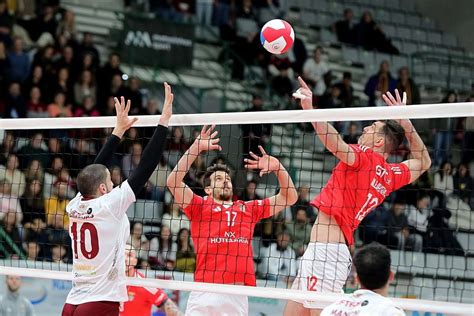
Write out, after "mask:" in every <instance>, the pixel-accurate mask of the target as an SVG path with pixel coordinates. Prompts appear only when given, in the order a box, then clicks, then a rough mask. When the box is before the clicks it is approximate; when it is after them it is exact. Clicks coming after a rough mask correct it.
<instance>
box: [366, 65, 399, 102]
mask: <svg viewBox="0 0 474 316" xmlns="http://www.w3.org/2000/svg"><path fill="white" fill-rule="evenodd" d="M396 85H397V83H396V81H395V79H394V78H393V77H392V75H391V74H390V64H389V63H388V61H386V60H384V61H382V62H381V63H380V69H379V72H378V73H376V74H375V75H373V76H372V77H370V78H369V80H368V81H367V83H366V84H365V89H364V93H365V94H366V95H367V96H368V97H369V104H368V105H369V106H385V102H384V101H383V100H382V94H383V93H385V92H387V91H391V92H393V90H394V89H395V87H396Z"/></svg>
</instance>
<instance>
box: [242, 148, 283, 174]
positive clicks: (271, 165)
mask: <svg viewBox="0 0 474 316" xmlns="http://www.w3.org/2000/svg"><path fill="white" fill-rule="evenodd" d="M258 149H260V153H261V154H262V156H261V157H260V156H257V155H256V154H254V153H253V152H249V155H250V157H252V158H248V159H244V162H245V168H247V169H251V170H255V169H259V170H260V176H263V175H264V174H267V173H270V172H275V171H278V170H279V169H280V162H279V161H278V159H276V158H275V157H273V156H270V155H269V154H267V153H266V152H265V150H264V149H263V147H262V146H258Z"/></svg>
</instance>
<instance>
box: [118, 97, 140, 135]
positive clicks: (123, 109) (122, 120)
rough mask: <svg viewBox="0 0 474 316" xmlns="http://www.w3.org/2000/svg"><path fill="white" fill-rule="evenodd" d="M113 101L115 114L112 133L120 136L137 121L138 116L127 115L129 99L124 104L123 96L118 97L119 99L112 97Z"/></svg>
mask: <svg viewBox="0 0 474 316" xmlns="http://www.w3.org/2000/svg"><path fill="white" fill-rule="evenodd" d="M114 101H115V112H116V113H117V115H116V121H115V129H114V131H113V134H114V135H116V136H118V137H120V138H121V137H122V136H123V134H125V132H126V131H127V130H128V129H129V128H130V127H132V126H133V124H135V123H136V122H137V121H138V118H136V117H134V118H130V117H129V116H128V112H130V107H131V103H130V100H128V101H127V104H125V98H124V97H120V101H119V99H118V98H114Z"/></svg>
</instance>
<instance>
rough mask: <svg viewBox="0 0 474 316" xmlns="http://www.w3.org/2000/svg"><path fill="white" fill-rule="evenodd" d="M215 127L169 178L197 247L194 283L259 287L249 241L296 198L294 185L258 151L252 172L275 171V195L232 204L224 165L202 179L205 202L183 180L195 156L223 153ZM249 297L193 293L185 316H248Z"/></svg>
mask: <svg viewBox="0 0 474 316" xmlns="http://www.w3.org/2000/svg"><path fill="white" fill-rule="evenodd" d="M213 130H214V126H212V127H210V128H207V126H204V127H203V129H202V131H201V133H200V135H199V136H198V137H197V139H196V140H195V141H194V143H193V144H192V145H191V147H190V148H189V149H188V151H187V152H186V153H185V154H184V155H183V157H181V159H180V160H179V162H178V164H177V165H176V167H175V168H174V169H173V171H172V172H171V173H170V175H169V176H168V179H167V186H168V188H169V190H170V191H171V193H172V194H173V196H174V199H175V202H176V203H178V204H179V205H180V206H181V208H182V209H183V210H184V212H185V214H186V215H187V217H188V218H189V220H190V221H191V236H192V238H193V241H194V245H195V246H196V271H195V273H194V280H195V281H196V282H208V283H221V284H238V285H249V286H255V285H256V279H255V270H254V264H253V255H252V247H251V240H252V236H253V232H254V228H255V225H256V224H257V223H258V222H259V221H260V220H261V219H263V218H267V217H270V216H273V215H274V214H276V213H278V212H280V211H282V210H283V209H285V208H286V207H287V206H290V205H292V204H294V203H295V202H296V200H297V198H298V195H297V192H296V189H295V186H294V184H293V181H292V180H291V178H290V175H289V174H288V172H287V171H286V170H285V168H284V167H283V165H282V164H281V163H280V162H279V161H278V159H276V158H275V157H272V156H270V155H268V154H267V153H266V152H265V151H264V150H263V148H262V147H259V149H260V151H261V154H262V156H257V155H256V154H254V153H252V152H250V158H249V159H245V160H244V161H245V166H246V168H248V169H260V175H263V174H266V173H272V172H273V173H275V174H276V176H277V178H278V183H279V185H280V191H279V193H278V194H277V195H275V196H272V197H270V198H266V199H264V200H253V201H247V202H243V201H235V202H234V201H232V196H233V192H232V179H231V175H230V171H229V169H228V168H227V167H226V166H225V165H213V166H211V167H209V168H208V169H207V171H206V174H205V175H204V187H205V188H204V190H205V192H206V194H207V196H206V197H204V198H202V197H200V196H197V195H196V194H194V193H193V191H192V190H191V189H190V188H189V187H188V186H187V185H186V184H185V183H184V182H183V179H184V177H185V175H186V173H187V172H188V170H189V168H190V167H191V165H192V164H193V162H194V161H195V160H196V158H197V156H199V155H200V154H201V153H203V152H206V151H209V150H221V147H220V146H219V138H217V131H216V132H214V131H213ZM247 314H248V299H247V297H246V296H243V295H242V296H241V295H224V294H214V293H201V292H192V293H191V294H190V296H189V299H188V305H187V309H186V315H193V316H194V315H247Z"/></svg>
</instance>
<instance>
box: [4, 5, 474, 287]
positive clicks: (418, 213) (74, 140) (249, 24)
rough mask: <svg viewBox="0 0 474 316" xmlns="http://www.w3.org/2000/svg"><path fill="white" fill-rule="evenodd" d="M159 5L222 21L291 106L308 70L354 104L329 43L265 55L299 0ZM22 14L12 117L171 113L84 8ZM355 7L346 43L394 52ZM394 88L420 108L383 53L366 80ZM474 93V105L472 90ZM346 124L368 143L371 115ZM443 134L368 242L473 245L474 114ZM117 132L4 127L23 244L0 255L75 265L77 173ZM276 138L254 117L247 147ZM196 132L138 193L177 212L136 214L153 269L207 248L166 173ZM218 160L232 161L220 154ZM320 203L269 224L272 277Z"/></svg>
mask: <svg viewBox="0 0 474 316" xmlns="http://www.w3.org/2000/svg"><path fill="white" fill-rule="evenodd" d="M39 3H41V5H39ZM129 4H130V5H131V6H133V3H129ZM148 9H149V10H150V12H154V13H156V15H157V17H158V18H166V19H170V20H173V21H179V22H185V21H196V22H197V23H200V24H207V25H210V24H215V25H218V26H220V27H221V33H222V37H223V39H224V40H226V41H229V42H231V43H233V44H232V45H233V47H234V49H235V50H236V52H237V54H238V55H239V57H238V58H237V57H236V58H235V59H234V67H233V77H234V78H236V79H243V78H244V75H245V72H244V69H245V68H246V67H244V65H246V66H250V65H258V67H260V68H261V69H263V73H264V74H265V77H266V78H267V79H268V83H269V84H270V85H271V86H272V88H273V90H274V91H275V93H276V94H277V95H279V96H280V97H282V98H284V99H286V100H288V102H290V100H291V94H292V92H293V91H294V88H295V77H296V76H297V75H301V76H303V77H304V78H305V80H306V81H307V82H308V83H309V84H310V85H311V86H312V88H313V91H314V96H315V98H314V107H315V108H339V107H352V106H355V105H356V104H355V100H356V98H355V96H354V88H353V86H352V74H351V73H350V72H345V73H344V74H343V76H342V78H341V80H340V81H337V82H334V83H333V79H334V76H333V75H332V73H331V69H330V67H329V64H328V63H327V61H326V60H325V55H324V49H323V48H322V47H317V48H316V49H315V50H314V52H312V53H311V56H308V53H307V50H306V47H305V44H304V43H303V42H302V41H301V40H300V39H298V38H296V41H295V45H294V47H293V48H292V50H291V51H290V53H288V54H286V55H281V56H270V55H269V54H267V53H265V52H264V51H263V50H262V48H261V46H260V44H259V38H258V30H259V25H261V24H262V23H263V21H266V20H267V17H268V16H269V14H271V15H272V16H274V17H275V16H276V17H283V16H285V13H286V12H287V10H288V7H287V1H282V0H280V1H276V0H265V1H264V0H261V1H251V0H243V1H237V4H235V3H234V1H230V0H227V1H226V0H219V1H218V2H217V3H216V4H213V1H206V0H197V1H195V3H194V1H149V5H148ZM15 10H16V9H12V8H7V6H6V1H5V0H0V87H1V89H0V113H2V118H24V117H90V116H100V115H114V114H115V113H114V101H113V98H114V97H120V96H124V97H125V98H126V99H130V100H131V101H132V102H131V104H132V110H131V114H159V113H160V112H159V107H158V104H157V102H156V100H153V99H150V100H146V99H145V98H144V96H143V95H142V93H141V84H140V80H139V79H138V78H130V79H129V80H127V81H124V80H123V79H122V75H123V72H122V70H121V67H120V56H119V55H118V54H116V53H112V54H110V56H109V58H108V60H107V61H105V62H104V63H102V62H101V60H100V54H99V51H98V49H97V48H96V47H95V46H94V39H93V37H92V35H91V34H89V33H84V34H79V33H78V32H77V31H76V26H75V22H74V13H73V12H71V11H67V10H64V9H62V8H61V7H60V6H59V5H58V3H57V2H55V1H49V2H48V1H42V2H38V3H37V6H36V8H28V10H25V11H19V10H17V11H15ZM351 16H352V14H351V12H350V10H346V11H345V20H344V21H340V22H337V23H336V24H335V26H334V28H335V32H336V33H337V35H338V38H339V39H340V40H341V41H342V42H347V43H350V44H353V45H360V46H362V47H364V48H366V49H378V50H380V51H383V50H382V48H377V47H374V45H375V44H377V45H378V44H380V43H381V41H376V43H373V42H368V41H367V37H370V38H372V36H373V34H376V33H378V36H379V37H380V38H382V37H383V32H382V31H381V29H380V28H378V27H377V25H376V24H375V23H374V22H373V20H372V17H371V15H370V14H364V16H363V18H362V20H361V22H360V23H359V24H357V25H354V24H353V23H352V20H351V19H352V17H351ZM387 45H388V44H387ZM387 47H388V46H387ZM387 47H385V48H384V49H387ZM390 49H392V48H390ZM393 52H394V53H395V51H393ZM247 68H248V67H247ZM394 88H398V89H400V90H402V91H406V92H407V95H408V104H417V103H420V102H421V100H420V92H419V89H418V87H417V85H416V83H415V82H414V80H413V79H412V78H411V77H410V72H409V69H408V68H407V67H404V68H401V69H399V70H398V77H397V78H395V77H394V76H393V75H392V72H391V71H390V64H389V62H388V61H384V62H382V63H381V65H380V70H379V71H378V72H377V73H376V74H374V75H373V76H371V77H370V78H369V80H368V81H367V83H366V85H365V91H364V92H365V93H366V94H367V96H368V99H369V103H368V105H369V106H382V105H384V104H383V101H382V100H381V95H382V93H383V92H385V91H387V90H393V89H394ZM470 100H471V101H473V97H472V96H471V98H470ZM443 101H444V102H457V101H458V96H457V94H456V93H455V92H449V93H448V94H447V96H446V99H445V100H443ZM262 107H263V100H262V97H261V96H260V95H258V94H255V95H254V96H253V99H252V105H251V107H249V109H248V110H247V111H262V110H263V108H262ZM443 124H444V125H443ZM336 127H337V128H338V129H339V130H340V131H341V132H342V133H343V134H344V139H345V140H346V141H347V142H348V143H355V142H357V137H358V135H359V134H360V132H361V124H360V123H359V122H347V123H346V124H339V125H336ZM302 128H303V129H305V127H304V126H302ZM432 132H433V136H434V137H433V138H434V142H433V149H434V150H433V154H434V159H433V160H434V161H435V166H436V168H435V170H434V172H431V173H429V174H425V176H424V177H422V178H420V179H419V180H418V181H417V182H416V183H415V184H413V185H410V186H409V187H407V188H405V189H404V190H402V191H401V192H398V193H397V194H396V195H395V196H393V197H391V198H390V199H389V200H388V202H387V203H386V204H384V205H382V206H381V207H379V208H377V209H376V210H375V211H374V212H373V213H371V214H369V216H367V218H366V219H365V220H364V222H363V224H362V226H361V229H360V231H359V234H360V240H361V242H363V243H369V242H371V241H373V240H377V241H379V242H381V243H383V244H386V245H387V246H389V247H391V248H393V249H406V250H412V251H425V252H436V253H446V254H455V255H462V254H463V253H464V250H463V249H462V248H461V247H460V245H459V243H458V242H457V241H456V238H455V236H454V232H453V226H452V225H451V224H450V220H452V218H453V217H455V216H456V215H455V214H451V212H450V211H449V210H450V209H453V207H450V206H452V205H453V204H455V205H457V206H456V207H454V208H457V207H459V205H461V206H462V207H465V208H468V209H469V210H470V209H471V208H472V207H473V206H474V205H473V202H474V198H473V185H474V184H473V178H472V177H471V176H470V174H469V165H470V163H471V162H472V160H473V157H474V154H473V152H472V148H474V146H473V140H474V121H473V120H472V118H467V119H460V120H457V119H456V120H455V119H448V120H440V121H439V122H434V125H433V131H432ZM108 133H110V131H109V130H103V129H92V130H88V131H82V130H80V131H66V130H53V131H50V132H33V133H27V132H19V131H17V132H5V133H4V135H3V141H2V144H1V148H0V207H1V209H0V222H1V229H3V230H4V231H5V232H7V234H8V236H9V237H10V239H11V241H12V242H11V243H10V242H6V241H4V240H2V242H1V245H2V246H3V248H5V251H4V252H1V251H0V257H5V256H11V257H12V258H20V257H22V256H24V257H26V258H28V259H30V260H46V261H51V262H71V258H72V252H71V249H70V244H71V242H70V240H69V234H68V232H67V229H68V220H67V216H66V214H65V206H66V205H67V203H68V202H69V200H71V199H72V198H73V197H74V196H75V194H76V186H75V181H74V179H75V177H76V176H77V173H78V171H79V170H80V169H81V168H83V167H85V166H86V165H88V164H90V163H92V161H93V159H94V156H95V155H96V154H97V153H98V151H99V150H100V147H101V145H102V144H103V142H104V140H105V136H106V135H107V134H108ZM270 135H271V126H269V125H245V126H242V148H243V152H244V153H245V154H246V153H248V152H249V151H253V152H259V150H258V145H266V144H267V143H268V139H269V137H270ZM150 136H151V131H150V130H149V129H147V128H143V129H135V128H132V129H130V130H129V131H128V133H127V135H126V137H125V139H124V140H123V142H122V144H121V146H120V149H119V151H118V153H117V155H115V157H114V161H113V162H111V163H110V165H109V166H108V167H109V168H110V170H111V177H112V181H113V183H114V185H115V186H117V185H119V184H120V183H121V182H122V181H123V180H124V179H126V178H127V176H128V175H129V174H130V172H131V171H133V170H134V168H135V167H136V166H137V164H138V161H139V160H140V158H141V154H142V150H143V147H144V146H145V143H146V140H147V138H149V137H150ZM194 137H195V133H194V132H192V133H191V135H188V137H187V136H185V132H184V130H183V129H182V128H180V127H174V128H173V129H172V131H171V136H170V139H169V142H168V144H167V149H166V151H167V153H166V154H165V155H164V159H163V160H162V162H161V163H160V165H159V168H158V170H156V172H155V173H154V174H153V175H152V177H151V178H150V180H149V182H148V183H147V185H146V187H145V188H144V189H143V191H142V192H141V193H140V195H139V198H141V199H151V200H155V201H158V202H161V203H163V204H164V209H165V213H164V215H163V216H162V218H161V219H160V223H161V225H160V229H159V231H158V233H156V231H155V230H153V229H151V230H149V229H148V228H147V227H146V226H147V225H144V223H142V222H132V223H131V243H132V245H134V246H135V247H136V248H137V249H140V250H139V253H138V257H139V259H140V262H139V265H140V266H141V267H143V268H147V267H149V268H152V269H161V270H177V271H184V272H192V271H194V268H195V253H194V248H193V243H192V240H191V238H190V230H189V229H190V228H189V221H188V220H187V219H186V216H185V215H184V214H183V213H182V212H181V210H180V209H179V207H178V206H177V205H176V204H174V203H173V201H172V200H171V198H170V195H169V194H168V193H167V190H166V188H165V183H166V176H167V174H168V172H169V171H170V170H171V168H173V167H174V165H175V164H176V162H177V160H178V158H179V155H181V154H182V153H183V152H184V151H185V150H186V149H187V148H188V146H189V139H193V138H194ZM453 142H457V143H458V145H459V146H460V147H461V148H462V157H461V161H460V163H459V164H457V165H456V166H455V167H454V166H453V165H452V163H451V162H450V160H451V159H452V158H453V157H451V156H450V152H451V148H452V143H453ZM404 154H405V155H406V153H404ZM401 155H403V153H402V154H401ZM204 161H205V160H204V159H203V157H199V158H198V159H197V160H196V162H195V163H194V165H193V167H192V170H191V171H190V172H189V173H188V175H187V178H186V182H187V183H188V184H189V186H190V187H192V188H193V190H194V192H196V193H197V194H200V195H204V194H205V193H204V190H203V187H202V186H203V174H204V171H205V169H206V165H205V163H204ZM215 162H224V163H225V162H226V160H225V157H218V158H216V160H215ZM239 168H240V167H236V168H234V169H239ZM438 169H439V170H438ZM258 185H259V183H258V177H256V176H255V175H254V174H249V176H248V178H247V182H246V185H245V187H244V188H243V189H242V190H241V192H235V194H236V196H235V198H236V199H243V200H250V199H260V198H262V197H260V196H259V195H258V194H257V187H258ZM415 192H416V193H415ZM311 198H312V196H310V188H309V187H308V186H307V185H305V184H300V188H299V199H298V202H297V203H296V204H295V205H294V206H293V207H291V208H289V209H288V210H286V211H285V212H283V213H281V214H279V215H277V216H275V217H274V218H270V219H266V220H264V221H262V222H260V223H258V225H257V227H256V230H255V240H254V245H255V247H254V249H255V261H256V262H257V263H258V265H257V270H258V273H259V275H260V277H262V278H267V279H269V280H275V279H279V278H281V277H284V278H291V277H293V276H295V275H296V266H297V260H298V258H299V257H301V255H302V254H303V252H304V249H305V247H306V245H307V244H308V242H309V238H310V231H311V227H312V223H314V221H315V220H316V217H317V212H315V210H314V209H313V208H312V207H311V206H310V205H309V201H310V199H311ZM450 218H451V219H450ZM8 254H9V255H8Z"/></svg>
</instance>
